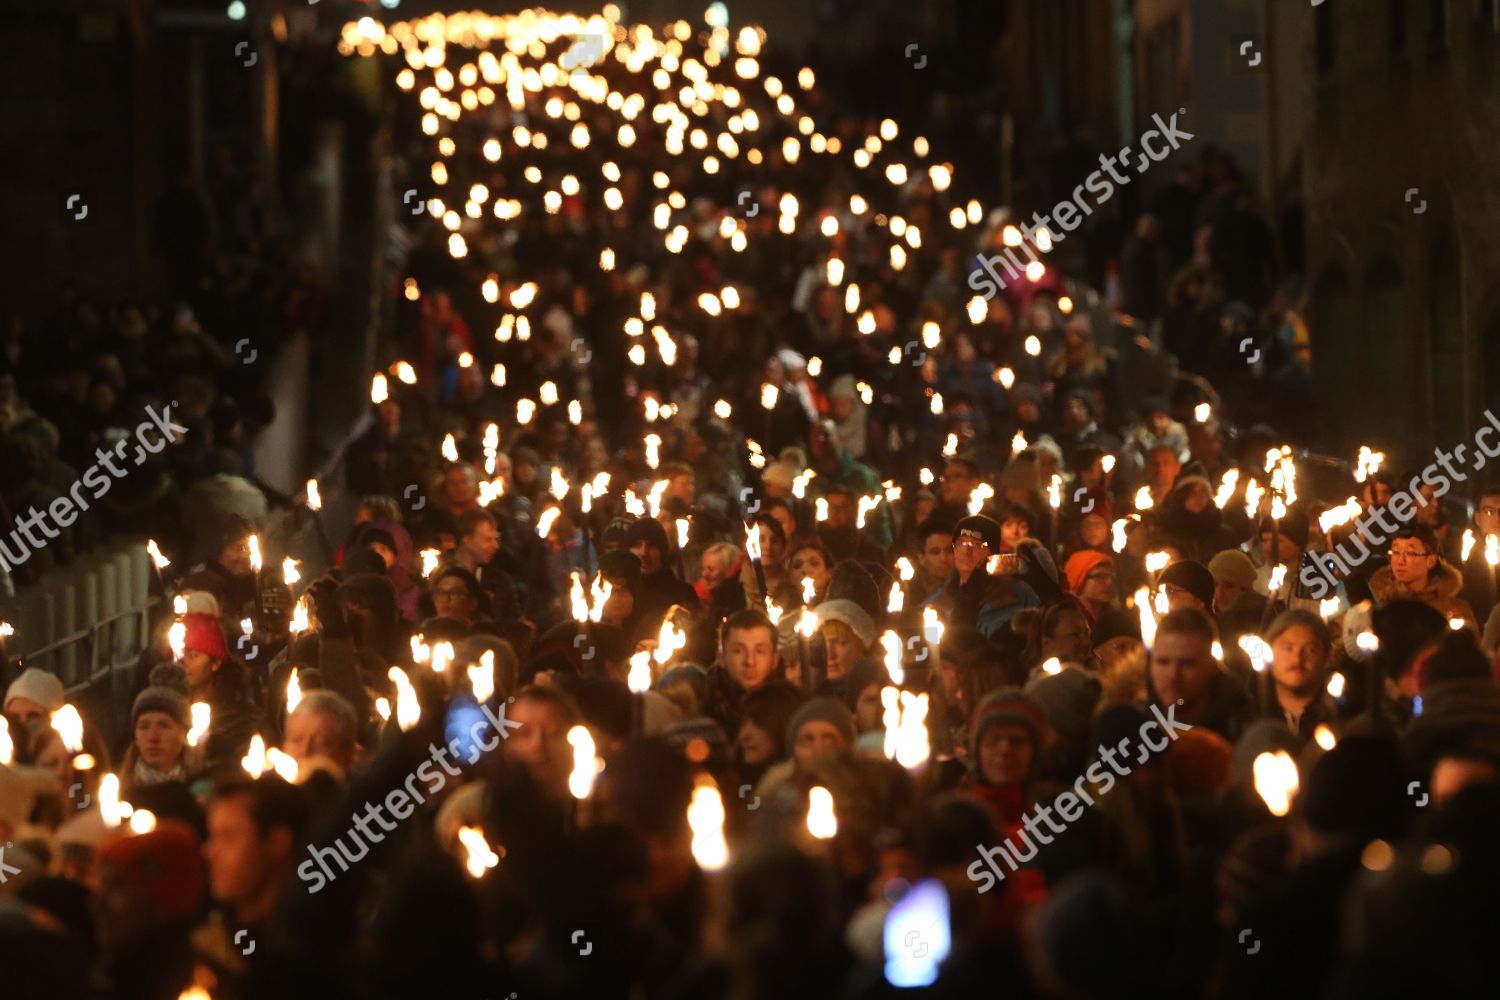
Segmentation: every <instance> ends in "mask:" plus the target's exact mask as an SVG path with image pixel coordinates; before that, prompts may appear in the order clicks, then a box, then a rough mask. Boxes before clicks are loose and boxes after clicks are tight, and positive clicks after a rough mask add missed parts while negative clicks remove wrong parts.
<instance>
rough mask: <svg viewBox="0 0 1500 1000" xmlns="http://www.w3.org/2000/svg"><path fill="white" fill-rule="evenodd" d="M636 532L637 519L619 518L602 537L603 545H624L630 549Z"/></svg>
mask: <svg viewBox="0 0 1500 1000" xmlns="http://www.w3.org/2000/svg"><path fill="white" fill-rule="evenodd" d="M634 532H635V519H634V518H629V517H617V518H615V519H614V520H613V521H611V522H609V525H608V526H607V527H606V528H605V529H604V534H603V536H601V537H600V539H599V543H600V544H601V545H623V546H624V547H625V548H627V549H628V548H630V539H631V536H632V535H633V533H634Z"/></svg>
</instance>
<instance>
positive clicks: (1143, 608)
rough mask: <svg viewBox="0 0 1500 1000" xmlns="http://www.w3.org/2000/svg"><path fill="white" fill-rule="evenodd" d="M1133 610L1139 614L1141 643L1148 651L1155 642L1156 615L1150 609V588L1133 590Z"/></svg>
mask: <svg viewBox="0 0 1500 1000" xmlns="http://www.w3.org/2000/svg"><path fill="white" fill-rule="evenodd" d="M1135 610H1136V612H1137V613H1138V614H1139V615H1140V616H1141V645H1143V646H1145V647H1146V651H1147V652H1150V651H1151V647H1152V646H1154V645H1155V644H1156V615H1155V614H1154V613H1152V611H1151V590H1150V588H1148V587H1141V588H1140V589H1139V590H1137V591H1136V592H1135Z"/></svg>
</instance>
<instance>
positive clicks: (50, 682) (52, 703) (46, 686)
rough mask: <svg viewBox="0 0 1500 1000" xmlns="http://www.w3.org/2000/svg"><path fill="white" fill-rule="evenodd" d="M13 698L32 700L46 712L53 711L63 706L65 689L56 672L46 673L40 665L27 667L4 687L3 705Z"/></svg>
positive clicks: (65, 694)
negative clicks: (8, 685)
mask: <svg viewBox="0 0 1500 1000" xmlns="http://www.w3.org/2000/svg"><path fill="white" fill-rule="evenodd" d="M15 698H25V699H26V700H27V701H34V702H36V703H37V704H38V705H40V706H42V707H43V708H45V709H46V710H47V711H48V712H55V711H57V710H58V709H60V708H62V707H63V702H64V701H66V700H67V691H66V690H64V688H63V682H62V681H60V680H58V678H57V675H56V674H52V673H48V672H47V671H45V670H43V669H42V668H41V667H27V668H26V669H25V670H23V671H21V676H20V677H17V678H16V679H15V680H13V681H11V682H10V687H8V688H6V689H5V705H9V704H10V703H11V701H12V699H15ZM0 707H3V706H0Z"/></svg>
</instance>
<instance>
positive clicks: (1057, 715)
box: [1025, 664, 1101, 743]
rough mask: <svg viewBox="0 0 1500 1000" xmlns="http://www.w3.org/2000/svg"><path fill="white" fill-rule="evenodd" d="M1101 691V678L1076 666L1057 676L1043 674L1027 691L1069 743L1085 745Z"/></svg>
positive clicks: (1055, 730) (1066, 668) (1028, 686)
mask: <svg viewBox="0 0 1500 1000" xmlns="http://www.w3.org/2000/svg"><path fill="white" fill-rule="evenodd" d="M1100 690H1101V688H1100V684H1099V678H1098V677H1097V676H1096V675H1095V674H1093V673H1091V672H1089V671H1087V670H1084V669H1083V668H1082V667H1079V666H1076V665H1074V664H1068V665H1067V666H1065V667H1063V669H1062V670H1060V671H1058V672H1057V673H1055V674H1047V673H1044V674H1042V675H1041V676H1039V677H1037V678H1036V679H1035V680H1032V681H1031V682H1030V683H1028V684H1027V685H1026V689H1025V691H1026V695H1027V697H1029V698H1031V699H1032V700H1034V701H1035V702H1036V704H1037V705H1038V706H1039V707H1040V708H1041V710H1042V716H1043V717H1044V718H1045V719H1046V720H1047V724H1048V725H1049V726H1051V727H1052V729H1053V731H1054V732H1056V733H1057V734H1058V735H1059V736H1061V737H1062V738H1063V739H1064V740H1066V741H1068V742H1069V743H1073V742H1082V741H1083V739H1084V738H1085V737H1087V736H1088V732H1089V724H1090V722H1092V720H1093V716H1094V706H1095V705H1097V704H1098V703H1099V692H1100Z"/></svg>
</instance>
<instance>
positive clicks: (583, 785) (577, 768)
mask: <svg viewBox="0 0 1500 1000" xmlns="http://www.w3.org/2000/svg"><path fill="white" fill-rule="evenodd" d="M568 743H569V745H571V746H572V747H573V771H572V773H571V774H569V775H568V791H570V792H572V793H573V798H575V799H580V800H581V799H586V798H588V797H589V793H590V792H592V791H593V790H594V776H595V775H596V774H598V773H599V770H598V768H597V767H596V766H595V765H594V737H593V736H592V735H591V734H590V733H589V730H588V727H587V726H574V727H573V728H572V729H569V730H568Z"/></svg>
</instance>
